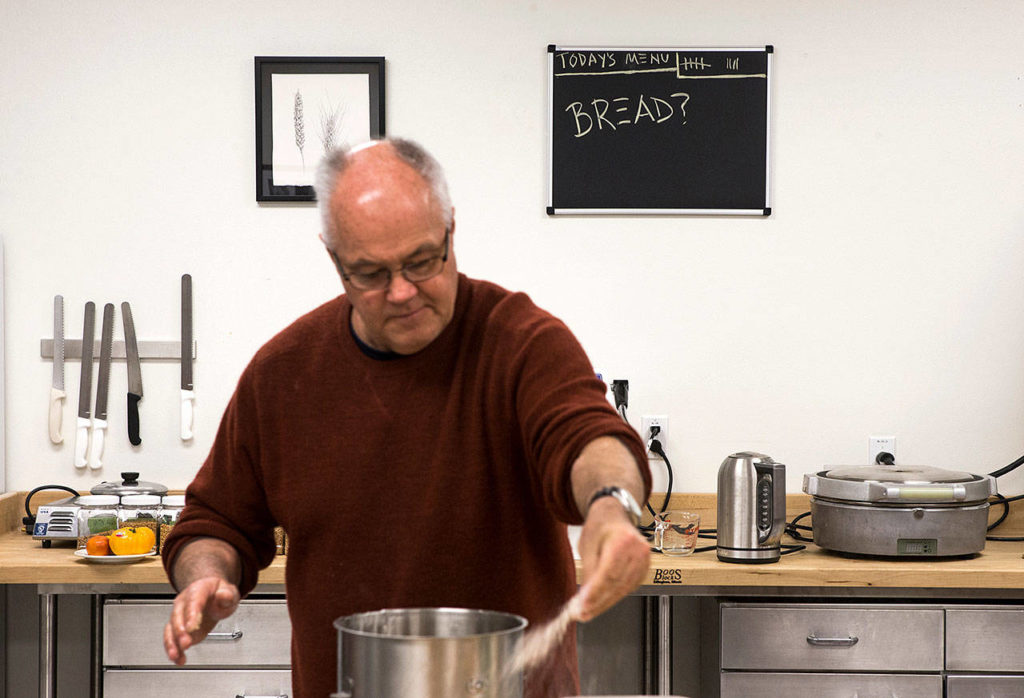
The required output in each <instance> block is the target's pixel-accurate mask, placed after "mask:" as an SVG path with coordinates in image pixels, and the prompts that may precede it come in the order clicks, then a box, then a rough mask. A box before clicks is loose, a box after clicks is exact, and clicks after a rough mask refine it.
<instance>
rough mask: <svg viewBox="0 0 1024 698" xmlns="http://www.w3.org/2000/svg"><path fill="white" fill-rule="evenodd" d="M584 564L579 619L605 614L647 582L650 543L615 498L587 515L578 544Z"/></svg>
mask: <svg viewBox="0 0 1024 698" xmlns="http://www.w3.org/2000/svg"><path fill="white" fill-rule="evenodd" d="M579 551H580V559H581V560H582V562H583V587H582V588H581V589H580V596H581V606H580V613H579V617H578V618H577V619H576V620H580V621H588V620H591V619H592V618H594V617H596V616H598V615H600V614H601V613H604V612H605V611H607V610H608V609H609V608H611V607H612V606H614V605H615V604H616V603H618V602H619V600H620V599H622V598H623V597H624V596H626V595H627V594H628V593H630V592H631V591H633V590H634V589H636V587H637V586H638V585H639V584H640V582H642V581H643V580H644V577H645V576H646V575H647V570H648V567H649V566H650V558H651V548H650V544H649V543H648V542H647V541H645V540H644V539H643V536H641V535H640V534H639V533H638V532H637V530H636V528H634V527H633V523H632V522H631V521H630V520H629V518H628V517H627V516H626V513H625V512H624V511H623V510H622V506H621V505H620V504H619V503H618V501H616V500H615V498H613V497H602V498H601V499H598V500H597V501H595V502H594V504H593V505H592V506H591V507H590V511H588V512H587V518H586V521H584V522H583V530H582V532H581V533H580V542H579Z"/></svg>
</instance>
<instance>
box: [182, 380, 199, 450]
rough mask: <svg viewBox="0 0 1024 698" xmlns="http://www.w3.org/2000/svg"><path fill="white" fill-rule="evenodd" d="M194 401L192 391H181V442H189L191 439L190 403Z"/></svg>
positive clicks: (194, 396)
mask: <svg viewBox="0 0 1024 698" xmlns="http://www.w3.org/2000/svg"><path fill="white" fill-rule="evenodd" d="M195 400H196V393H195V391H194V390H182V391H181V440H182V441H189V440H190V439H191V438H192V416H193V415H192V412H193V410H192V403H194V402H195Z"/></svg>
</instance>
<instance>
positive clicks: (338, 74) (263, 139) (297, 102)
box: [256, 56, 384, 201]
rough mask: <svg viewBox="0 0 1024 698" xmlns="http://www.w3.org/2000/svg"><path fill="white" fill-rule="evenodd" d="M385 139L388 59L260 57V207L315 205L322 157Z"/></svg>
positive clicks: (257, 177)
mask: <svg viewBox="0 0 1024 698" xmlns="http://www.w3.org/2000/svg"><path fill="white" fill-rule="evenodd" d="M383 135H384V57H383V56H378V57H370V58H297V57H290V56H256V200H257V201H314V200H315V199H316V196H315V194H314V192H313V181H314V179H315V177H316V168H317V165H318V164H319V163H320V159H321V158H322V157H323V155H324V153H326V152H328V151H329V150H331V149H332V148H336V147H339V146H344V145H355V144H357V143H361V142H363V141H366V140H369V139H371V138H378V137H380V136H383Z"/></svg>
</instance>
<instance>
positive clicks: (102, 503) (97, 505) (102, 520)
mask: <svg viewBox="0 0 1024 698" xmlns="http://www.w3.org/2000/svg"><path fill="white" fill-rule="evenodd" d="M75 501H76V503H77V504H78V506H79V509H78V514H77V518H78V547H79V548H84V547H85V542H86V541H87V540H89V537H90V536H106V535H110V534H111V533H113V532H114V531H115V530H117V505H118V502H119V501H120V498H119V497H117V495H113V494H86V495H82V496H81V497H79V498H78V499H77V500H75Z"/></svg>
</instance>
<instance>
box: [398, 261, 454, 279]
mask: <svg viewBox="0 0 1024 698" xmlns="http://www.w3.org/2000/svg"><path fill="white" fill-rule="evenodd" d="M443 266H444V259H442V258H441V257H431V258H430V259H424V260H423V261H422V262H416V263H415V264H410V265H408V266H406V267H404V268H403V269H402V274H403V275H404V276H405V278H406V279H408V280H409V281H426V280H427V279H432V278H434V277H435V276H437V275H438V274H440V273H441V268H442V267H443Z"/></svg>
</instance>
